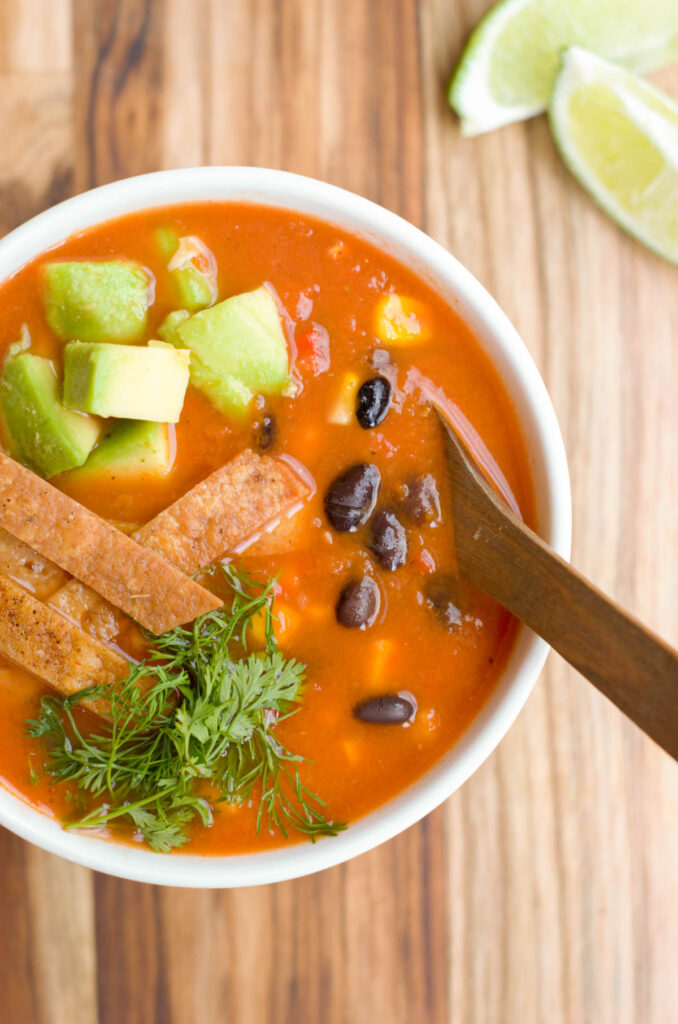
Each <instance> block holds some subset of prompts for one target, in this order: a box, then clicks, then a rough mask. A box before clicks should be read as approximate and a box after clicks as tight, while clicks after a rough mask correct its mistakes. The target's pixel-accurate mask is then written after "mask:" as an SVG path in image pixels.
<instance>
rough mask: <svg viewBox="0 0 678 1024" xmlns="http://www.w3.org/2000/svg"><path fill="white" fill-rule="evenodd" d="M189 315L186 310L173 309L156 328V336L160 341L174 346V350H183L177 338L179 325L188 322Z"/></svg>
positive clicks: (179, 339)
mask: <svg viewBox="0 0 678 1024" xmlns="http://www.w3.org/2000/svg"><path fill="white" fill-rule="evenodd" d="M190 315H191V314H190V313H189V312H188V310H187V309H175V310H173V312H171V313H168V314H167V316H166V317H165V319H164V320H163V322H162V323H161V324H160V327H158V334H159V336H160V337H161V338H162V340H163V341H166V342H167V343H168V344H170V345H174V347H175V348H183V347H184V346H183V345H182V343H181V338H180V337H179V324H182V323H183V322H184V320H188V318H189V316H190Z"/></svg>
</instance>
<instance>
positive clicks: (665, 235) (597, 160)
mask: <svg viewBox="0 0 678 1024" xmlns="http://www.w3.org/2000/svg"><path fill="white" fill-rule="evenodd" d="M549 120H550V123H551V131H552V133H553V137H554V139H555V142H556V145H557V146H558V148H559V150H560V153H561V155H562V157H563V159H564V161H565V163H566V164H567V166H568V167H569V169H570V170H571V171H572V173H573V174H574V176H575V177H576V178H577V179H578V180H579V182H580V183H581V184H582V185H583V186H584V187H585V188H586V189H587V190H588V191H589V192H590V193H591V195H592V196H593V198H594V199H595V200H596V201H597V202H598V203H599V205H600V206H601V207H602V208H603V209H604V210H605V212H606V213H608V214H609V215H610V216H611V217H612V218H613V219H614V220H615V221H616V222H617V223H618V224H619V225H620V226H621V227H623V228H625V229H626V230H627V231H628V232H630V233H631V234H632V235H634V236H635V237H636V238H637V239H638V240H639V241H641V242H643V243H644V244H645V245H647V246H648V247H649V248H650V249H653V250H654V251H655V252H656V253H658V254H659V255H660V256H663V257H664V258H665V259H667V260H669V261H670V262H672V263H677V264H678V103H676V102H675V101H674V100H672V99H671V97H669V96H667V95H666V94H665V93H663V92H662V91H661V90H659V89H656V88H655V87H654V86H652V85H650V84H649V83H648V82H645V81H643V80H642V79H640V78H637V77H636V76H635V75H632V74H630V73H629V72H627V71H624V70H623V69H622V68H619V67H617V66H616V65H614V64H609V63H608V62H607V61H604V60H602V58H600V57H597V56H596V55H595V54H593V53H589V52H588V51H586V50H582V49H580V48H579V47H572V48H571V49H569V50H567V51H566V53H565V54H564V56H563V63H562V70H561V71H560V73H559V75H558V77H557V79H556V84H555V88H554V91H553V95H552V97H551V103H550V107H549Z"/></svg>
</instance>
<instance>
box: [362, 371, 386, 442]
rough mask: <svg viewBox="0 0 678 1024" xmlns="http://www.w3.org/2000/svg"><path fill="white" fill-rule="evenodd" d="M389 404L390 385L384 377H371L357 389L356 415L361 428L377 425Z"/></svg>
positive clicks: (382, 418) (366, 428)
mask: <svg viewBox="0 0 678 1024" xmlns="http://www.w3.org/2000/svg"><path fill="white" fill-rule="evenodd" d="M390 404H391V385H390V384H389V382H388V381H387V380H386V377H371V378H370V380H366V381H365V383H364V384H363V385H362V386H361V388H360V390H359V391H358V408H357V409H356V416H357V418H358V423H359V424H360V426H361V427H362V428H363V430H370V428H371V427H378V426H379V424H380V423H381V422H382V421H383V420H384V418H385V416H386V413H387V412H388V407H389V405H390Z"/></svg>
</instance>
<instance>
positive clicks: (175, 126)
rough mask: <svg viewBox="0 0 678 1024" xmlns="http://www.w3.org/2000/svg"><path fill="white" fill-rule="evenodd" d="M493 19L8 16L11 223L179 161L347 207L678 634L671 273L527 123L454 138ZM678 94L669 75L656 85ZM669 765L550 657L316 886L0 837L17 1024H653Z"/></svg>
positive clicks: (638, 601) (656, 614)
mask: <svg viewBox="0 0 678 1024" xmlns="http://www.w3.org/2000/svg"><path fill="white" fill-rule="evenodd" d="M486 6H487V3H486V0H463V2H462V0H419V2H417V0H0V130H1V132H2V136H1V137H2V143H1V145H0V232H5V231H7V230H9V229H11V228H12V227H14V226H15V225H17V224H19V223H20V222H21V221H23V220H25V219H26V218H27V217H30V216H32V215H33V214H34V213H36V212H38V211H39V210H41V209H43V208H45V207H46V206H49V205H51V204H53V203H55V202H57V201H58V200H60V199H62V198H65V197H66V196H68V195H71V194H73V193H74V192H77V191H80V190H82V189H85V188H89V187H91V186H93V185H96V184H100V183H102V182H105V181H109V180H111V179H114V178H117V177H121V176H125V175H128V174H134V173H137V172H140V171H146V170H154V169H157V168H160V167H175V166H181V165H191V164H197V163H250V164H259V165H266V166H272V167H281V168H285V169H288V170H293V171H299V172H302V173H305V174H311V175H314V176H316V177H320V178H324V179H326V180H328V181H331V182H334V183H336V184H338V185H343V186H346V187H347V188H350V189H354V190H356V191H358V192H360V193H362V194H364V195H366V196H368V197H369V198H371V199H374V200H377V201H378V202H381V203H383V204H384V205H385V206H387V207H389V208H390V209H392V210H395V211H397V212H398V213H400V214H402V215H404V216H405V217H407V218H408V219H410V220H412V221H414V222H415V223H416V224H418V225H420V226H421V227H423V228H424V229H425V230H427V231H428V232H429V233H430V234H432V235H433V236H434V237H435V238H436V239H438V240H439V241H440V242H442V243H443V244H444V245H445V246H447V247H448V248H449V249H450V250H451V251H452V252H453V253H454V254H455V255H456V256H457V257H459V259H461V260H462V262H464V263H465V264H466V265H467V266H468V267H469V268H470V269H471V270H472V271H473V272H474V273H475V274H476V275H477V276H478V277H479V278H480V280H481V281H482V282H483V283H484V284H485V285H486V286H487V287H488V288H489V289H490V291H491V292H492V293H493V294H494V295H495V297H496V298H497V299H498V301H499V302H500V303H501V305H502V306H503V307H504V309H505V310H506V312H507V313H508V315H509V316H510V317H511V319H512V320H513V322H514V323H515V325H516V327H517V328H518V330H519V331H520V332H521V334H522V336H523V338H524V339H525V341H526V343H527V345H528V347H529V348H530V350H531V352H532V353H533V355H534V357H535V359H536V361H537V363H538V364H539V367H540V369H541V371H542V373H543V375H544V377H545V379H546V383H547V385H548V387H549V390H550V392H551V395H552V397H553V400H554V403H555V406H556V411H557V413H558V415H559V418H560V422H561V425H562V428H563V432H564V436H565V443H566V447H567V451H568V455H569V459H570V466H571V472H572V484H573V491H574V528H575V540H574V561H575V562H576V564H577V565H578V567H579V568H580V569H581V570H582V571H583V572H585V573H586V574H587V575H588V576H590V577H591V578H592V579H594V580H595V581H596V582H597V583H598V584H599V585H600V586H601V587H602V588H603V589H605V590H606V591H607V592H609V593H610V594H611V595H613V596H615V597H616V598H617V600H619V601H620V602H621V603H623V604H624V605H626V606H627V607H628V608H629V609H630V610H631V611H633V612H634V613H635V614H637V615H638V616H639V617H640V618H642V619H643V620H644V621H646V622H647V623H648V624H650V625H652V626H653V628H655V629H656V630H657V631H658V632H659V633H661V634H663V635H664V636H665V637H666V638H667V639H668V640H670V641H672V642H673V643H678V515H677V510H678V270H676V269H675V268H672V267H670V266H668V265H666V264H664V263H662V262H661V261H660V260H659V259H657V258H656V257H655V256H653V255H651V254H650V253H648V252H646V251H645V250H643V249H642V248H641V247H640V246H639V245H638V244H637V243H635V242H634V241H632V240H631V239H630V238H629V237H627V236H625V235H623V234H622V233H621V232H620V231H619V230H618V229H617V228H616V227H615V226H614V225H613V224H612V223H610V222H609V221H608V220H607V219H606V218H605V217H604V216H603V215H602V214H601V213H600V212H599V211H598V210H597V208H596V207H595V206H594V205H593V204H592V202H591V201H590V200H589V199H588V198H587V196H586V195H585V194H584V193H583V192H582V191H581V190H580V189H579V188H578V186H577V185H576V184H575V183H574V182H573V180H572V179H571V178H570V177H569V176H568V174H567V172H566V171H565V169H564V168H563V166H562V164H561V162H560V160H559V158H558V156H557V154H556V152H555V150H554V147H553V144H552V143H551V140H550V137H549V134H548V129H547V126H546V124H545V121H544V119H543V118H540V119H537V120H533V121H531V122H529V123H527V124H522V125H515V126H511V127H509V128H506V129H504V130H502V131H500V132H496V133H494V134H491V135H489V136H486V137H483V138H479V139H477V140H473V141H464V140H462V139H461V138H460V136H459V133H458V128H457V125H456V123H455V119H454V117H453V116H452V115H451V113H450V112H449V110H448V109H447V107H446V105H445V101H444V83H445V80H446V78H447V76H448V73H449V70H450V67H451V65H452V63H453V61H454V59H455V58H456V56H457V55H458V53H459V51H460V48H461V45H462V43H463V40H464V38H465V37H466V35H467V34H468V32H469V30H470V28H471V27H472V26H473V24H474V23H475V22H476V21H477V19H478V17H479V16H480V15H481V14H482V13H483V10H484V9H485V7H486ZM658 80H659V81H660V83H662V84H664V85H665V86H666V88H668V89H669V90H671V91H673V92H674V94H676V95H678V70H676V69H674V70H673V71H669V72H664V73H663V74H662V75H660V76H658ZM677 824H678V772H677V770H676V766H675V764H674V763H673V762H672V761H671V760H670V759H669V758H668V757H667V756H666V755H664V754H663V753H661V752H660V751H659V750H658V749H657V748H656V747H655V746H654V745H653V744H652V743H651V742H650V741H648V740H646V739H645V738H644V737H643V736H641V735H640V734H639V733H638V732H637V731H636V730H635V729H634V727H633V726H631V725H630V724H629V723H628V722H627V721H625V720H624V718H623V717H622V716H621V715H620V714H619V713H618V712H617V711H616V710H615V709H614V708H613V707H612V706H611V705H609V704H608V703H607V702H606V701H605V700H604V698H602V697H601V696H600V695H598V694H597V693H596V691H595V690H594V689H593V687H591V686H590V685H589V684H588V683H585V682H584V681H583V680H582V679H581V678H579V677H578V676H577V675H576V674H575V673H574V672H573V671H572V670H571V669H569V668H568V667H567V666H565V665H564V663H562V662H561V661H559V660H558V659H557V657H556V656H551V658H550V661H549V665H548V668H547V670H546V671H545V673H544V675H543V678H542V679H541V681H540V683H539V685H538V687H537V689H536V691H535V693H534V695H533V696H532V698H531V700H530V702H529V704H528V706H527V708H526V709H525V711H524V712H523V713H522V715H521V717H520V719H519V721H518V722H517V723H516V725H515V726H514V728H513V729H512V731H511V733H510V734H509V736H508V737H507V738H506V740H505V741H504V742H503V743H502V744H501V746H500V748H499V749H498V750H497V752H496V753H495V754H494V755H493V756H492V757H491V758H490V759H489V760H488V762H487V763H486V764H485V765H484V766H483V768H482V769H481V770H480V771H479V772H478V773H477V774H476V775H475V776H474V777H473V778H472V779H471V780H470V781H469V782H468V783H467V784H466V785H465V786H464V787H463V788H462V789H461V790H460V791H459V792H458V793H456V794H455V795H454V796H453V797H452V798H451V799H450V800H449V801H448V802H447V803H446V804H445V805H444V806H443V807H442V808H441V809H440V810H438V811H437V812H436V813H435V814H432V815H431V816H430V817H429V818H427V819H426V820H425V821H423V822H422V823H421V824H420V825H418V826H416V827H414V828H412V829H410V830H409V831H408V832H406V833H405V834H404V835H402V836H400V837H398V838H397V839H395V840H393V841H392V842H390V843H388V844H386V845H385V846H384V847H382V848H380V849H378V850H375V851H373V852H372V853H370V854H367V855H365V856H363V857H361V858H359V859H358V860H356V861H354V862H352V863H349V864H346V865H344V866H341V867H338V868H335V869H333V870H330V871H327V872H325V873H324V874H321V875H319V876H315V877H311V878H307V879H302V880H299V881H296V882H291V883H286V884H281V885H277V886H272V887H266V888H262V889H246V890H241V891H234V892H211V891H198V892H183V891H179V890H170V889H163V888H158V887H152V886H141V885H136V884H132V883H126V882H122V881H117V880H115V879H111V878H108V877H105V876H102V875H95V874H93V873H91V872H89V871H86V870H84V869H81V868H78V867H75V866H72V865H70V864H68V863H66V862H64V861H61V860H58V859H56V858H54V857H52V856H49V855H48V854H45V853H42V852H41V851H40V850H37V849H34V848H32V847H30V846H28V845H27V844H26V843H24V842H22V841H21V840H19V839H17V838H15V837H14V836H13V835H11V834H9V833H7V832H4V831H0V879H1V881H0V1019H1V1020H2V1021H3V1022H4V1021H7V1022H8V1024H9V1022H11V1024H48V1022H49V1024H121V1022H125V1024H137V1022H138V1024H146V1022H153V1024H187V1022H193V1021H201V1022H203V1021H209V1022H212V1021H215V1022H216V1021H218V1022H221V1021H224V1022H225V1021H229V1022H234V1024H268V1022H271V1024H316V1022H318V1024H320V1022H322V1024H340V1022H342V1024H343V1022H350V1024H363V1022H364V1024H367V1022H372V1021H375V1020H376V1021H380V1022H384V1024H406V1022H407V1024H412V1022H414V1024H419V1022H431V1024H440V1022H460V1024H538V1022H542V1021H543V1022H548V1024H671V1022H672V1021H675V1020H676V1016H677V1014H678V1010H677V1006H678V971H677V970H676V954H677V953H678V915H677V913H676V910H677V908H678V828H677V827H676V826H677Z"/></svg>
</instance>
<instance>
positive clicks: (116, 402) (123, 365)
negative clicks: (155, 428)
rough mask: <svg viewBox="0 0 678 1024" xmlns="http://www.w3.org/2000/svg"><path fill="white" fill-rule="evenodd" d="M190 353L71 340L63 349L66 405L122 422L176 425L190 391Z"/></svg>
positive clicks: (166, 347) (158, 345)
mask: <svg viewBox="0 0 678 1024" xmlns="http://www.w3.org/2000/svg"><path fill="white" fill-rule="evenodd" d="M189 365H190V352H188V351H186V350H182V349H175V348H173V347H172V346H171V345H166V344H164V343H163V342H156V344H155V345H149V346H148V347H147V348H141V347H136V346H128V345H109V344H106V343H102V344H95V343H91V342H82V341H71V342H70V343H69V344H68V345H66V347H65V348H64V405H65V406H66V407H67V408H68V409H78V410H79V411H80V412H92V413H95V414H96V415H98V416H115V417H117V418H118V419H130V420H140V419H144V420H153V421H155V422H159V423H176V422H177V420H178V419H179V417H180V415H181V409H182V406H183V404H184V395H185V394H186V388H187V387H188V376H189Z"/></svg>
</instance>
